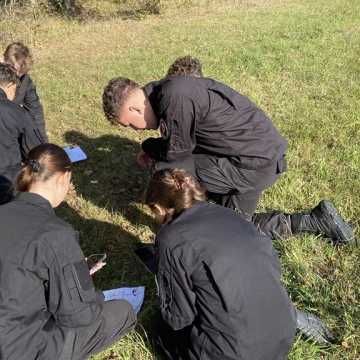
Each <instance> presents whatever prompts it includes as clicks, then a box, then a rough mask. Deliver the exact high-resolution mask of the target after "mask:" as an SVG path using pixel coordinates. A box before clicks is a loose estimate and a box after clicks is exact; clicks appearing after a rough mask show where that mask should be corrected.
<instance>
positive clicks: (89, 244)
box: [56, 203, 157, 342]
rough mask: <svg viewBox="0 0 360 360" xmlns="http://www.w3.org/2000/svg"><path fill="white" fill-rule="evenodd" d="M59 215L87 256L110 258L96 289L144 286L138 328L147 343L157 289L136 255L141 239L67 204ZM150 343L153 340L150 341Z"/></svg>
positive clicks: (96, 276)
mask: <svg viewBox="0 0 360 360" xmlns="http://www.w3.org/2000/svg"><path fill="white" fill-rule="evenodd" d="M56 213H57V215H58V216H60V217H61V218H62V219H64V220H65V221H67V222H68V223H70V224H71V225H72V226H73V227H74V228H75V229H76V230H77V231H78V232H79V235H80V245H81V249H82V251H83V253H84V255H85V256H87V255H90V254H93V253H103V252H105V253H106V254H107V260H106V263H107V264H106V266H105V267H104V268H103V269H101V270H100V271H99V272H98V273H96V274H95V275H94V277H93V279H94V283H95V287H96V288H97V289H99V290H107V289H112V288H118V287H123V286H145V288H146V292H145V302H144V305H143V307H142V310H141V312H140V314H139V324H140V326H141V327H142V328H143V329H144V330H145V333H144V331H140V332H139V333H140V335H141V336H142V337H143V338H144V341H145V342H148V341H149V336H148V335H146V334H151V333H152V328H153V325H152V324H153V321H154V320H153V319H154V313H155V312H156V309H157V306H156V289H155V282H154V276H153V274H151V273H150V272H148V271H147V270H146V268H145V267H144V266H143V265H142V263H141V262H140V260H139V259H138V258H137V257H136V255H135V253H134V251H133V250H134V247H135V246H136V245H137V244H139V243H140V241H139V239H138V238H137V237H135V236H134V235H132V234H130V233H129V232H127V231H126V230H124V229H122V228H121V227H120V226H117V225H114V224H111V223H108V222H105V221H99V220H94V219H86V218H84V217H82V216H80V215H79V214H78V212H77V211H76V210H75V209H73V208H71V207H70V206H69V205H68V204H67V203H64V204H62V205H61V206H60V207H59V208H58V209H57V210H56ZM150 341H151V338H150Z"/></svg>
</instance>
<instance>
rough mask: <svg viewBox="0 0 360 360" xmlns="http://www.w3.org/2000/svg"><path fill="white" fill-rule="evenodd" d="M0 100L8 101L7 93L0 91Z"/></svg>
mask: <svg viewBox="0 0 360 360" xmlns="http://www.w3.org/2000/svg"><path fill="white" fill-rule="evenodd" d="M0 100H8V98H7V96H6V94H5V91H4V90H3V89H0Z"/></svg>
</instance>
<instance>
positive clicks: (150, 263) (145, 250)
mask: <svg viewBox="0 0 360 360" xmlns="http://www.w3.org/2000/svg"><path fill="white" fill-rule="evenodd" d="M135 254H136V255H137V256H138V257H139V258H140V260H141V261H142V263H143V264H144V265H145V267H146V268H147V270H149V271H150V272H151V273H153V274H155V273H156V258H155V246H154V245H142V246H139V247H138V248H137V249H135Z"/></svg>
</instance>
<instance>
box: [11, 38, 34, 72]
mask: <svg viewBox="0 0 360 360" xmlns="http://www.w3.org/2000/svg"><path fill="white" fill-rule="evenodd" d="M4 61H5V62H6V63H9V64H11V65H12V66H14V68H15V69H16V70H17V71H19V72H20V73H21V74H27V73H28V72H29V71H30V69H31V67H32V66H33V63H34V62H33V58H32V55H31V52H30V50H29V48H28V47H27V46H25V45H24V44H23V43H21V42H14V43H11V44H9V45H8V46H7V48H6V50H5V52H4Z"/></svg>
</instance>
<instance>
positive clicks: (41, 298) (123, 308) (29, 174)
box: [0, 144, 136, 360]
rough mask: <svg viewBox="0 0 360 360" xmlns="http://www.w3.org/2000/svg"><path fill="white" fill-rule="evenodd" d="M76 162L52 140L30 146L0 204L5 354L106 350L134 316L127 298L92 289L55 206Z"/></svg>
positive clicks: (25, 359)
mask: <svg viewBox="0 0 360 360" xmlns="http://www.w3.org/2000/svg"><path fill="white" fill-rule="evenodd" d="M70 180H71V162H70V159H69V158H68V156H67V154H66V153H65V151H64V150H63V149H62V148H60V147H59V146H57V145H54V144H43V145H39V146H37V147H35V148H33V149H32V150H31V151H30V152H29V154H28V157H27V160H26V162H25V164H24V166H23V167H22V170H21V172H20V174H19V176H18V179H17V190H18V191H19V193H18V194H17V196H16V198H15V199H14V200H13V201H11V202H9V203H7V204H5V205H2V206H0V229H1V240H0V241H1V252H0V329H1V331H0V357H1V358H2V359H6V360H35V359H36V360H49V359H54V360H57V359H59V360H77V359H79V360H80V359H87V358H88V357H89V356H90V355H92V354H94V353H97V352H99V351H101V350H103V349H104V348H105V347H107V346H108V345H110V344H111V343H113V342H114V341H116V340H118V339H119V338H120V337H121V336H123V335H124V334H125V333H127V332H128V331H129V330H131V329H132V328H133V327H134V325H135V322H136V317H135V314H134V312H133V310H132V307H131V305H130V304H129V303H127V302H126V301H122V300H115V301H109V302H104V300H103V296H102V293H100V292H99V293H98V292H96V291H95V289H94V285H93V282H92V279H91V276H90V271H89V268H88V265H87V263H86V261H85V257H84V255H83V253H82V251H81V248H80V246H79V243H78V236H77V233H76V231H75V230H74V229H73V228H72V227H71V226H70V225H69V224H67V223H66V222H64V221H62V220H61V219H59V218H58V217H57V216H56V215H55V212H54V210H53V208H55V207H57V206H58V205H59V204H60V203H61V202H62V201H63V200H64V199H65V197H66V195H67V192H68V190H69V186H70Z"/></svg>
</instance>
